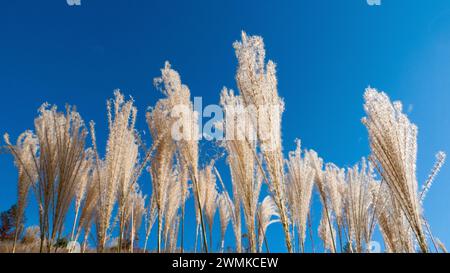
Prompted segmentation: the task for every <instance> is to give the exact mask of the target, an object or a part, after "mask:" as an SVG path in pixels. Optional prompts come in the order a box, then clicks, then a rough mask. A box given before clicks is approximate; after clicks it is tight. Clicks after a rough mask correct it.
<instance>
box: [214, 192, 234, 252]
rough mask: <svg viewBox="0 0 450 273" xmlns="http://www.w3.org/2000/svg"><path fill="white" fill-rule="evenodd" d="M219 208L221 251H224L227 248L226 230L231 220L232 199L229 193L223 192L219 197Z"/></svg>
mask: <svg viewBox="0 0 450 273" xmlns="http://www.w3.org/2000/svg"><path fill="white" fill-rule="evenodd" d="M217 203H218V208H219V218H220V252H222V253H223V250H224V248H225V232H226V231H227V227H228V224H229V223H230V220H231V214H232V211H231V208H232V207H231V206H230V204H231V200H230V199H229V196H228V194H226V193H224V192H223V193H221V194H219V197H218V198H217Z"/></svg>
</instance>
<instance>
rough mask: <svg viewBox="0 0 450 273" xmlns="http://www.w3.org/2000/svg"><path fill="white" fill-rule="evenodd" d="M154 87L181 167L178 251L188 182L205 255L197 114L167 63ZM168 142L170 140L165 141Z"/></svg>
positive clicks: (178, 78) (185, 89)
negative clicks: (162, 97) (198, 219)
mask: <svg viewBox="0 0 450 273" xmlns="http://www.w3.org/2000/svg"><path fill="white" fill-rule="evenodd" d="M154 84H155V86H156V87H158V88H159V89H160V90H161V92H162V93H163V94H164V95H165V96H166V98H164V99H160V100H159V102H158V104H160V105H161V108H163V109H165V110H166V111H167V112H166V114H167V117H168V118H167V120H165V122H166V123H169V124H170V127H171V131H169V132H170V135H167V136H166V138H167V139H169V138H170V137H171V139H172V140H174V141H175V145H176V154H177V156H176V157H177V160H178V161H179V164H180V166H181V171H180V172H181V177H182V178H183V180H182V181H181V183H182V191H181V194H182V195H181V200H182V202H181V203H182V213H181V230H182V231H181V238H182V239H181V249H182V251H183V237H184V216H185V203H186V199H187V196H188V190H189V186H188V180H187V179H188V178H189V179H190V180H191V182H192V188H193V193H194V199H195V202H196V214H197V215H198V216H199V218H200V223H201V227H202V234H203V242H204V245H203V246H204V249H205V251H206V252H207V251H208V246H207V242H206V241H207V240H206V231H205V224H204V221H203V212H202V206H200V204H199V198H198V193H197V192H198V185H197V184H198V183H197V181H198V140H199V125H198V119H199V117H198V113H197V112H196V111H194V107H193V104H192V102H191V99H190V91H189V88H188V87H187V86H186V85H184V84H182V82H181V79H180V75H179V74H178V72H177V71H175V70H173V69H172V68H171V65H170V63H169V62H166V63H165V66H164V68H163V69H161V77H158V78H155V79H154ZM167 141H169V140H167Z"/></svg>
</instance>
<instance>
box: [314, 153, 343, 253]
mask: <svg viewBox="0 0 450 273" xmlns="http://www.w3.org/2000/svg"><path fill="white" fill-rule="evenodd" d="M310 159H311V165H312V166H313V167H314V170H315V178H314V180H315V182H316V183H315V184H316V188H317V191H318V192H319V196H320V201H321V202H322V210H323V212H322V218H321V221H320V224H321V226H320V231H321V232H322V235H321V236H320V237H321V238H322V239H326V240H327V241H326V242H324V243H325V245H326V247H327V248H328V249H330V250H331V251H332V252H337V248H336V233H335V232H336V231H335V230H334V228H333V222H332V214H331V213H332V206H331V204H330V203H331V202H330V200H329V194H328V189H327V185H326V183H325V171H324V170H323V160H322V159H321V158H319V156H318V155H317V153H316V152H312V153H311V157H310ZM330 166H332V165H328V167H330ZM333 168H334V167H333ZM325 224H327V225H328V226H327V227H325V226H324V225H325ZM324 232H329V233H330V234H328V235H326V234H324Z"/></svg>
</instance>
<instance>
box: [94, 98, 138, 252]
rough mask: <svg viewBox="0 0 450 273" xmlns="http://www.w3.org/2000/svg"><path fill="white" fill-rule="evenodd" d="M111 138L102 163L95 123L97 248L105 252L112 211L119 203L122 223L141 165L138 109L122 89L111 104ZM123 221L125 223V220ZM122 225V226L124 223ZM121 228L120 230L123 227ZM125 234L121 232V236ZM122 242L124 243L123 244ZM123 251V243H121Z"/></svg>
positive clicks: (109, 117) (109, 118) (109, 120)
mask: <svg viewBox="0 0 450 273" xmlns="http://www.w3.org/2000/svg"><path fill="white" fill-rule="evenodd" d="M107 109H108V125H109V136H108V141H107V144H106V156H105V159H103V160H101V159H100V157H99V155H98V149H97V144H96V137H95V129H94V123H91V136H92V143H93V146H94V152H95V161H96V162H95V169H94V173H95V180H94V183H96V184H97V186H98V188H99V192H98V202H97V206H96V213H95V215H96V217H95V222H96V231H97V249H98V251H99V252H103V251H104V249H105V247H106V242H107V241H108V239H109V228H110V221H111V216H112V211H113V209H114V206H115V204H116V202H117V201H118V200H119V201H120V202H121V204H119V208H118V210H119V211H118V214H119V220H120V219H123V214H124V213H123V212H124V205H123V204H126V202H125V201H124V198H125V196H126V195H127V193H126V192H125V191H129V190H131V187H132V184H133V183H131V182H130V181H133V179H134V174H135V170H136V164H137V150H138V145H137V143H136V138H135V133H134V126H135V122H136V113H137V110H136V108H135V107H134V106H133V101H132V100H129V101H125V98H124V96H123V95H122V94H121V93H120V91H119V90H116V91H115V92H114V100H113V101H111V100H109V101H108V102H107ZM121 222H122V221H121ZM119 225H122V223H120V224H119ZM122 227H123V226H121V227H120V228H122ZM122 234H123V231H122V230H120V231H119V236H121V235H122ZM119 243H120V242H119ZM119 250H120V244H119Z"/></svg>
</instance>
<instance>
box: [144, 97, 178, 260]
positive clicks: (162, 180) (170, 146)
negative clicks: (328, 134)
mask: <svg viewBox="0 0 450 273" xmlns="http://www.w3.org/2000/svg"><path fill="white" fill-rule="evenodd" d="M165 102H166V101H163V100H160V101H158V103H157V104H156V107H155V108H154V109H152V110H151V111H150V112H148V113H147V124H148V127H149V129H150V133H151V135H152V138H153V140H157V139H159V138H163V140H162V141H160V142H159V144H158V145H157V146H156V150H155V154H154V156H153V158H152V160H151V162H150V168H149V172H150V176H151V182H152V189H153V191H152V194H153V197H152V199H153V200H154V201H155V206H156V209H157V220H158V231H157V232H158V242H157V246H158V252H161V240H162V229H163V219H164V212H165V206H166V204H167V195H168V192H169V190H170V189H169V183H170V179H171V175H172V166H173V161H174V154H175V149H176V146H175V143H174V142H173V141H172V139H171V138H170V130H171V128H172V127H171V126H172V123H171V122H170V112H169V111H170V109H169V108H167V107H168V106H167V105H165Z"/></svg>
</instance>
